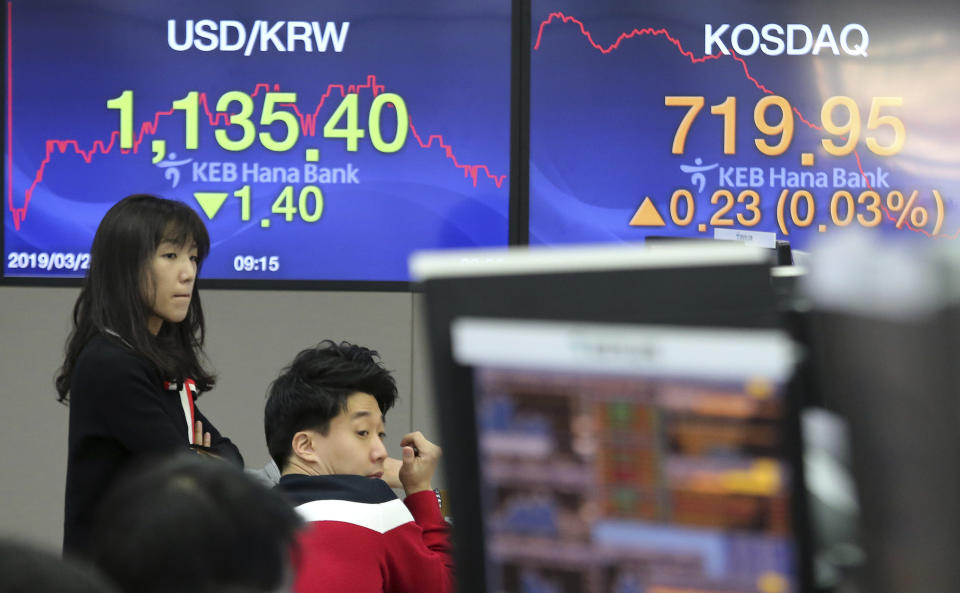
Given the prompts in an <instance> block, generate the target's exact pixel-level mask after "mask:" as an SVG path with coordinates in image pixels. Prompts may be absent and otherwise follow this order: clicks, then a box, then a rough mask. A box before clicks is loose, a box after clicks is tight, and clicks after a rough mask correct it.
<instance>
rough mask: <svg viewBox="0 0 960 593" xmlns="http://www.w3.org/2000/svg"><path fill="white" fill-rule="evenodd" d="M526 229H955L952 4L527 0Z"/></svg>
mask: <svg viewBox="0 0 960 593" xmlns="http://www.w3.org/2000/svg"><path fill="white" fill-rule="evenodd" d="M531 21H532V22H531V33H530V34H531V65H530V70H531V82H530V186H529V187H530V243H531V244H547V245H553V244H558V243H592V242H623V241H639V240H643V239H644V238H645V237H646V236H648V235H651V234H652V235H675V236H683V237H710V238H714V237H717V238H728V237H730V236H731V235H732V236H734V237H736V236H737V235H739V236H740V237H741V238H749V239H750V240H751V241H754V242H762V241H760V239H761V238H766V239H767V240H769V242H770V244H771V245H772V244H774V242H775V241H776V240H778V239H779V240H789V241H790V243H791V245H792V246H793V247H795V248H798V249H801V250H806V249H807V248H808V244H809V243H810V242H812V241H813V240H815V239H816V238H817V237H820V236H829V235H830V234H832V233H837V232H839V231H840V230H841V229H844V228H861V229H869V231H868V232H872V233H878V234H882V235H883V236H884V237H888V236H897V237H918V238H920V239H921V240H927V239H928V238H939V239H946V240H954V239H956V237H957V235H958V232H960V209H958V202H957V200H958V199H960V176H958V175H957V171H958V170H960V151H958V144H957V140H958V138H960V116H958V115H957V114H956V109H955V108H954V107H953V105H954V104H955V102H956V101H955V97H956V96H957V94H958V93H960V3H958V2H955V1H954V0H919V1H918V2H913V3H905V2H892V1H879V2H878V1H874V0H853V1H844V2H832V3H831V2H758V1H756V0H735V1H725V2H715V1H710V0H688V1H683V2H676V1H673V2H666V1H653V2H649V1H648V2H636V1H627V0H597V1H592V2H584V1H583V0H533V1H532V15H531Z"/></svg>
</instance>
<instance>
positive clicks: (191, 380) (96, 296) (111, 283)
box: [56, 195, 243, 556]
mask: <svg viewBox="0 0 960 593" xmlns="http://www.w3.org/2000/svg"><path fill="white" fill-rule="evenodd" d="M209 249H210V238H209V235H208V234H207V230H206V228H205V227H204V225H203V221H201V220H200V217H199V216H197V214H196V212H194V211H193V210H192V209H191V208H190V207H188V206H187V205H185V204H183V203H181V202H176V201H173V200H165V199H162V198H157V197H154V196H149V195H133V196H129V197H127V198H124V199H123V200H121V201H120V202H118V203H117V204H116V205H114V206H113V207H112V208H110V210H109V211H108V212H107V214H106V215H105V216H104V218H103V220H102V221H101V222H100V226H99V227H98V228H97V232H96V235H95V236H94V239H93V246H92V248H91V250H90V269H89V270H88V272H87V276H86V279H85V280H84V284H83V288H82V289H81V291H80V296H79V297H78V298H77V302H76V305H75V306H74V309H73V330H72V331H71V333H70V337H69V338H68V339H67V347H66V357H65V360H64V363H63V366H62V367H61V368H60V371H59V374H58V376H57V379H56V386H57V392H58V393H59V397H58V399H59V401H60V402H62V403H65V404H69V406H70V428H69V452H68V461H67V486H66V497H65V516H64V541H63V547H64V553H65V554H67V555H81V556H82V555H84V554H85V552H86V550H87V546H88V543H89V542H88V539H89V530H90V526H91V521H92V519H93V515H94V511H95V510H96V508H97V505H98V503H99V502H100V500H101V499H102V498H103V496H104V494H105V493H106V492H107V490H108V489H109V488H110V486H111V485H112V484H113V483H114V482H115V481H116V479H117V477H119V476H120V474H122V473H123V472H124V471H125V470H127V469H132V468H133V467H134V466H140V465H142V464H144V463H150V462H152V461H154V460H155V459H156V458H158V457H161V456H168V455H171V454H175V453H177V452H189V451H191V450H192V451H195V452H197V453H200V454H207V455H213V456H217V457H221V458H223V459H225V460H227V461H230V462H232V463H234V464H236V465H238V466H239V467H243V459H242V457H241V456H240V452H239V450H238V449H237V447H236V446H234V444H233V443H231V442H230V440H229V439H227V438H225V437H223V436H221V435H220V433H219V432H218V431H217V429H216V428H214V426H213V425H212V424H211V423H210V422H209V421H208V420H207V419H206V418H205V417H204V416H203V414H201V413H200V410H199V409H197V407H196V406H195V403H194V400H195V398H196V397H197V396H198V395H199V394H201V393H203V392H205V391H207V390H209V389H210V388H212V387H213V385H214V383H215V380H216V378H215V377H214V375H213V374H211V373H210V372H209V371H207V370H206V369H205V368H204V366H203V359H204V355H203V341H204V321H203V309H202V307H201V306H200V295H199V293H198V292H197V283H196V280H197V274H198V272H199V271H200V266H201V264H202V263H203V259H204V258H205V257H206V255H207V253H208V252H209Z"/></svg>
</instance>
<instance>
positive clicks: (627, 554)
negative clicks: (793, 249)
mask: <svg viewBox="0 0 960 593" xmlns="http://www.w3.org/2000/svg"><path fill="white" fill-rule="evenodd" d="M454 331H455V337H454V342H455V344H456V346H455V352H456V357H457V359H458V361H460V362H462V363H463V364H468V365H471V366H472V367H473V369H474V378H475V384H476V387H475V398H476V400H475V401H476V409H477V426H478V435H479V436H478V438H479V452H480V453H479V455H480V464H479V467H480V476H481V480H482V484H483V488H484V491H483V493H482V499H483V501H484V502H483V506H484V524H485V532H486V539H485V542H486V543H485V545H486V549H487V556H488V558H487V575H488V576H487V578H488V590H490V591H504V592H506V591H513V592H521V593H574V592H589V593H594V592H595V593H601V592H605V593H634V592H636V593H680V592H689V591H697V592H700V593H721V592H723V593H730V592H744V593H788V592H793V593H799V591H800V585H799V583H800V576H799V571H800V569H799V568H798V558H797V554H798V552H797V550H798V548H797V538H796V531H795V529H794V512H793V510H792V506H791V504H792V502H793V494H792V493H793V492H794V490H793V488H794V484H795V478H796V475H797V474H796V472H795V458H793V457H792V456H791V454H788V450H789V446H790V444H789V443H788V439H789V438H790V437H789V436H788V434H789V431H788V430H787V429H786V426H787V418H786V414H787V405H786V396H785V393H784V389H785V387H784V386H785V382H786V380H787V378H788V376H789V373H790V365H791V362H790V361H791V356H792V355H791V347H790V345H789V342H788V340H786V339H785V338H784V336H783V335H781V334H779V333H777V332H774V331H766V330H763V331H757V330H753V331H744V332H737V331H728V330H724V331H712V330H687V329H677V328H663V327H652V326H646V327H644V326H588V325H584V324H556V323H545V322H534V323H531V322H520V323H519V324H512V323H510V322H503V321H491V320H476V319H470V320H464V321H463V322H462V323H461V325H460V326H459V327H457V328H456V329H455V330H454ZM514 340H516V341H517V343H515V342H514Z"/></svg>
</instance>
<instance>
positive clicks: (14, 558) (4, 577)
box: [0, 539, 117, 593]
mask: <svg viewBox="0 0 960 593" xmlns="http://www.w3.org/2000/svg"><path fill="white" fill-rule="evenodd" d="M0 593H117V590H116V589H115V588H114V587H113V586H112V585H111V584H110V583H109V582H108V581H107V580H106V579H104V578H103V577H102V576H101V575H100V574H99V573H97V572H96V571H95V570H94V569H93V568H91V567H89V566H86V565H82V564H79V563H76V562H74V561H72V560H64V559H62V558H60V557H59V556H56V555H54V554H51V553H50V552H47V551H44V550H40V549H38V548H34V547H32V546H29V545H27V544H24V543H20V542H16V541H12V540H8V539H0Z"/></svg>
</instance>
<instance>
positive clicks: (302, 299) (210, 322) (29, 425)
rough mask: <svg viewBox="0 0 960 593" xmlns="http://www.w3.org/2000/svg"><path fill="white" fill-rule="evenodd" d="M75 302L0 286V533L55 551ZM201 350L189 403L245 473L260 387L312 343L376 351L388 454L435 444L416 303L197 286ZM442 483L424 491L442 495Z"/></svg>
mask: <svg viewBox="0 0 960 593" xmlns="http://www.w3.org/2000/svg"><path fill="white" fill-rule="evenodd" d="M76 295H77V289H71V288H32V287H31V288H26V287H0V302H2V303H3V307H2V311H3V313H2V317H0V336H2V339H0V380H2V383H0V384H2V388H0V389H2V391H0V393H2V401H3V407H2V408H0V415H2V419H0V427H2V430H0V500H2V506H0V535H6V536H12V537H16V538H19V539H24V540H28V541H31V542H34V543H36V544H38V545H40V546H43V547H46V548H49V549H56V550H59V547H60V540H61V536H62V528H63V488H64V479H65V475H66V454H67V416H68V411H67V409H66V408H65V407H64V406H62V405H61V404H59V403H57V401H56V392H55V391H54V388H53V376H54V373H55V371H56V369H57V367H58V365H59V364H60V363H61V357H62V356H63V344H64V340H65V338H66V336H67V333H68V331H69V319H70V311H71V309H72V307H73V302H74V300H75V298H76ZM203 305H204V312H205V313H206V315H207V331H208V337H207V349H206V350H207V354H208V356H209V358H210V362H211V364H212V366H213V368H215V369H216V371H217V372H218V373H219V383H218V384H217V387H216V388H215V389H214V390H213V391H211V392H209V393H207V394H205V395H204V396H203V397H202V398H201V399H200V402H199V405H200V407H201V409H202V410H203V412H204V414H205V415H206V416H207V417H209V418H210V419H211V421H212V422H214V423H215V424H216V426H217V428H218V429H220V431H221V432H223V433H224V434H226V435H227V436H229V437H230V438H231V439H233V440H234V442H235V443H236V444H237V446H238V447H240V450H241V452H242V453H243V455H244V459H245V461H246V465H247V467H248V468H260V467H262V466H263V465H264V464H265V463H266V462H267V461H268V460H269V456H268V454H267V450H266V446H265V445H264V438H263V402H264V394H265V392H266V389H267V386H268V385H269V383H270V381H271V380H272V379H273V378H274V377H275V376H276V375H277V373H278V371H279V370H280V369H281V367H283V366H284V365H285V364H286V363H288V362H289V361H290V359H292V358H293V356H294V354H296V352H297V351H299V350H300V349H301V348H303V347H305V346H308V345H311V344H315V343H316V342H318V341H320V340H321V339H324V338H330V339H334V340H349V341H352V342H355V343H358V344H362V345H364V346H369V347H371V348H375V349H377V350H379V351H380V354H381V356H382V358H383V361H384V364H385V365H386V366H387V368H389V369H391V370H392V371H393V372H394V377H395V378H396V380H397V386H398V389H399V392H400V401H399V404H398V405H397V407H396V408H394V409H393V410H391V411H390V413H389V414H388V415H387V422H386V424H387V434H388V441H389V447H388V448H389V450H390V452H391V454H392V455H394V456H399V454H400V448H399V445H398V442H399V440H400V437H401V436H403V434H405V433H406V432H409V431H410V430H411V429H412V428H413V427H415V428H416V429H418V430H422V431H423V432H424V434H425V435H427V437H428V438H433V440H435V441H436V440H437V439H438V438H439V432H438V430H437V427H436V419H435V416H434V414H433V410H432V408H433V406H432V400H431V396H430V394H429V385H430V381H429V378H428V377H427V376H426V372H427V368H428V364H427V361H426V351H427V349H426V344H425V343H424V333H423V330H422V319H420V318H419V317H421V316H420V315H419V314H418V311H419V310H420V307H421V306H422V298H421V297H420V296H419V295H413V294H410V293H403V292H399V293H398V292H394V293H380V292H312V291H289V292H286V291H239V290H205V291H204V292H203ZM442 481H443V480H442V476H438V478H437V480H436V481H435V485H437V486H438V487H442V485H443V484H442Z"/></svg>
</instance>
